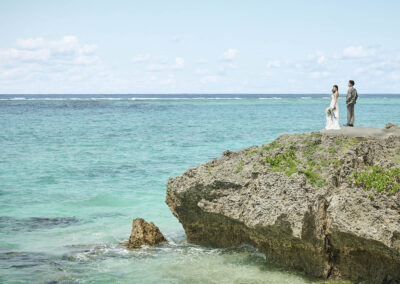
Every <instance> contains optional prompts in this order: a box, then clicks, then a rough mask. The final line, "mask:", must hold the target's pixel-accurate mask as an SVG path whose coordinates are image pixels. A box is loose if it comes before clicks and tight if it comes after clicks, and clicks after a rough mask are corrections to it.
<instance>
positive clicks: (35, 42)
mask: <svg viewBox="0 0 400 284" xmlns="http://www.w3.org/2000/svg"><path fill="white" fill-rule="evenodd" d="M17 46H18V47H19V48H22V49H37V48H42V47H44V46H45V41H44V39H43V38H41V37H37V38H28V39H17Z"/></svg>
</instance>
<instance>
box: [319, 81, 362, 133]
mask: <svg viewBox="0 0 400 284" xmlns="http://www.w3.org/2000/svg"><path fill="white" fill-rule="evenodd" d="M348 86H349V90H348V91H347V96H346V104H347V124H345V125H344V126H350V127H353V125H354V105H355V104H356V101H357V98H358V94H357V90H356V89H355V88H354V81H353V80H350V81H349V84H348ZM331 98H332V99H331V104H330V105H329V107H328V108H327V109H326V126H325V129H327V130H331V129H340V125H339V105H338V98H339V87H338V86H337V85H334V86H333V89H332V96H331Z"/></svg>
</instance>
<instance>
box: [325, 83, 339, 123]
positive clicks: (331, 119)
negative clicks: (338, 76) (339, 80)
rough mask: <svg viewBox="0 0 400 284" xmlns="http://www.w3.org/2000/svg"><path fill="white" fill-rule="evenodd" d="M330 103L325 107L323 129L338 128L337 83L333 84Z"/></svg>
mask: <svg viewBox="0 0 400 284" xmlns="http://www.w3.org/2000/svg"><path fill="white" fill-rule="evenodd" d="M331 98H332V99H331V104H330V106H329V107H328V108H327V109H326V126H325V129H327V130H330V129H340V126H339V104H338V98H339V87H338V86H337V85H334V86H333V89H332V96H331Z"/></svg>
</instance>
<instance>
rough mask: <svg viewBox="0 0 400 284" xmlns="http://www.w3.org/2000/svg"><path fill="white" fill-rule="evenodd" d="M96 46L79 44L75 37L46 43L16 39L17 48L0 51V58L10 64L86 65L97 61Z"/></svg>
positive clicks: (66, 37)
mask: <svg viewBox="0 0 400 284" xmlns="http://www.w3.org/2000/svg"><path fill="white" fill-rule="evenodd" d="M96 49H97V46H96V45H88V44H81V43H80V42H79V40H78V38H77V37H75V36H64V37H63V38H62V39H61V40H54V41H46V40H44V39H43V38H28V39H18V40H17V47H16V48H10V49H2V50H0V57H1V58H2V59H3V60H4V61H8V62H9V63H10V64H14V65H15V64H17V62H18V64H23V63H24V62H25V63H32V62H36V63H37V64H47V65H49V64H64V65H74V64H75V65H87V64H91V63H94V62H96V61H98V59H99V58H98V57H97V56H96V55H95V51H96Z"/></svg>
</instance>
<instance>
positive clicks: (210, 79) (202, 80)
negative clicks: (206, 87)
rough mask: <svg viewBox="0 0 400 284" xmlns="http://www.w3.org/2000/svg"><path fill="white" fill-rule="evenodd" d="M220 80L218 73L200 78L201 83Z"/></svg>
mask: <svg viewBox="0 0 400 284" xmlns="http://www.w3.org/2000/svg"><path fill="white" fill-rule="evenodd" d="M218 81H219V76H216V75H208V76H204V77H203V78H201V79H200V83H202V84H208V83H216V82H218Z"/></svg>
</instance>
